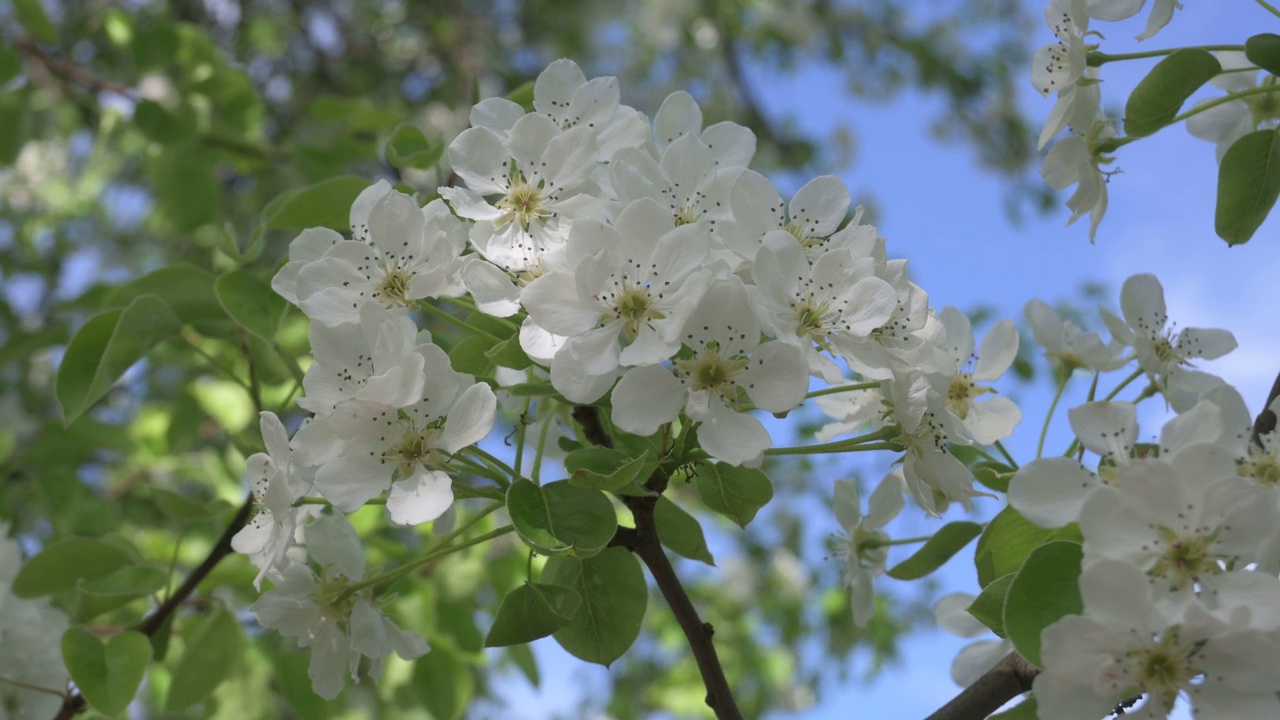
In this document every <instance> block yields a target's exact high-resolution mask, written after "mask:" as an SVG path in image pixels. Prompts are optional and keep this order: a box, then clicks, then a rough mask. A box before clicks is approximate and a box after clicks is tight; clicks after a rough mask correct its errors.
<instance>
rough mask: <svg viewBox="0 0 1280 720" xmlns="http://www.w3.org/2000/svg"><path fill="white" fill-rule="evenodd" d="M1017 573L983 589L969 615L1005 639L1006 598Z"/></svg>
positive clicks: (973, 603) (993, 582)
mask: <svg viewBox="0 0 1280 720" xmlns="http://www.w3.org/2000/svg"><path fill="white" fill-rule="evenodd" d="M1015 574H1016V573H1009V574H1008V575H1001V576H1000V577H998V578H996V579H995V580H994V581H992V583H991V584H990V585H988V586H986V587H985V588H983V589H982V592H981V593H979V594H978V597H976V598H974V599H973V602H972V603H971V604H970V605H969V614H970V615H972V616H974V617H975V618H977V619H978V622H980V623H982V624H983V625H986V626H987V627H989V628H991V631H992V632H994V633H995V634H996V635H999V636H1000V637H1005V636H1006V633H1005V631H1004V598H1005V595H1007V594H1008V592H1009V586H1010V585H1011V584H1013V577H1014V575H1015Z"/></svg>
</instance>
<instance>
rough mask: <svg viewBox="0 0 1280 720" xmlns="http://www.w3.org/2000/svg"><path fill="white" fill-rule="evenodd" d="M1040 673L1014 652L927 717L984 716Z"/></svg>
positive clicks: (963, 719) (965, 719) (968, 719)
mask: <svg viewBox="0 0 1280 720" xmlns="http://www.w3.org/2000/svg"><path fill="white" fill-rule="evenodd" d="M1039 674H1040V670H1039V669H1038V668H1037V667H1036V666H1034V665H1032V664H1031V663H1029V662H1027V661H1026V659H1025V658H1023V657H1022V656H1021V655H1019V654H1018V653H1016V652H1011V653H1009V654H1008V655H1005V656H1004V658H1003V659H1002V660H1001V661H1000V662H998V663H996V666H995V667H993V668H991V669H990V670H988V671H987V673H986V674H985V675H983V676H982V677H980V678H978V679H977V680H976V681H975V682H974V683H973V684H972V685H970V686H969V687H967V688H965V689H964V690H963V691H962V692H961V693H960V694H959V695H957V696H955V697H954V698H953V699H952V700H951V702H949V703H947V704H946V705H943V706H942V707H941V708H940V709H939V710H938V711H937V712H935V713H934V714H932V715H930V716H929V717H928V718H926V720H982V719H983V718H985V717H987V716H988V715H990V714H991V713H993V712H995V711H996V710H999V709H1000V706H1001V705H1004V704H1005V703H1007V702H1009V701H1010V700H1012V699H1014V698H1016V697H1018V696H1019V695H1021V694H1022V693H1024V692H1027V691H1028V690H1030V689H1031V681H1032V680H1034V679H1035V677H1036V675H1039Z"/></svg>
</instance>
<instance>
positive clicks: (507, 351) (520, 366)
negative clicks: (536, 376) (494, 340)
mask: <svg viewBox="0 0 1280 720" xmlns="http://www.w3.org/2000/svg"><path fill="white" fill-rule="evenodd" d="M484 356H485V357H487V358H489V361H490V362H492V363H493V364H494V365H497V366H498V367H504V368H511V369H513V370H524V369H525V368H527V367H530V366H532V365H533V361H532V360H530V359H529V356H528V355H526V354H525V352H524V348H522V347H520V336H519V335H512V336H511V337H509V338H507V339H506V340H503V341H502V342H500V343H498V344H497V345H494V346H493V347H491V348H489V349H488V350H485V351H484Z"/></svg>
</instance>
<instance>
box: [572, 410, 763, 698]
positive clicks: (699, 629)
mask: <svg viewBox="0 0 1280 720" xmlns="http://www.w3.org/2000/svg"><path fill="white" fill-rule="evenodd" d="M573 418H574V419H575V420H577V421H578V422H579V423H580V424H581V425H582V430H583V433H584V434H585V435H586V436H587V439H589V440H591V441H592V442H593V443H595V444H596V445H600V446H603V447H613V441H612V439H611V438H610V437H609V434H608V433H607V432H605V429H604V426H603V425H602V424H601V422H600V411H599V408H596V407H594V406H590V405H579V406H577V407H575V408H574V409H573ZM668 480H669V477H668V476H667V473H666V472H665V471H663V470H662V469H661V468H659V469H657V470H655V471H654V473H653V475H651V476H650V477H649V479H648V481H646V482H645V489H647V490H649V491H650V492H651V493H652V494H650V495H626V496H623V498H622V502H623V504H625V505H626V506H627V508H628V509H629V510H631V515H632V516H633V517H634V518H635V522H636V526H635V528H634V529H633V528H629V527H619V528H618V531H617V532H616V533H615V534H614V536H613V540H611V541H610V542H609V544H610V545H611V546H616V547H624V548H626V549H628V550H630V551H631V552H632V553H634V554H635V556H636V557H638V558H640V560H641V561H642V562H644V564H645V566H647V567H648V568H649V573H650V574H651V575H653V581H654V582H655V583H656V584H657V586H658V590H659V591H660V592H661V593H662V597H663V598H664V599H665V600H666V601H667V605H668V606H670V607H671V613H672V614H673V615H675V617H676V622H677V623H679V624H680V629H681V630H683V631H684V636H685V639H686V640H688V641H689V648H690V649H691V650H692V651H693V659H694V660H695V661H696V662H697V663H698V672H699V673H701V675H702V684H703V685H704V686H705V687H706V688H707V697H706V703H707V706H708V707H710V708H711V709H712V711H714V712H715V714H716V717H717V718H718V719H719V720H741V719H742V711H741V710H739V709H738V703H737V701H736V700H734V698H733V688H731V687H730V686H729V681H728V679H727V678H725V676H724V667H723V666H721V664H720V656H719V655H717V654H716V646H715V644H714V643H713V642H711V636H712V635H713V634H715V629H714V628H712V627H711V623H708V622H703V621H702V619H701V618H699V617H698V611H697V609H695V608H694V607H693V601H692V600H690V599H689V594H688V593H687V592H685V589H684V585H682V584H681V583H680V577H679V576H678V575H676V570H675V568H674V567H672V566H671V561H670V560H669V559H667V553H666V552H665V551H664V550H663V549H662V543H661V542H660V541H659V540H658V525H657V521H656V520H655V519H654V508H656V507H657V505H658V498H659V497H661V496H662V493H663V491H665V490H666V489H667V482H668Z"/></svg>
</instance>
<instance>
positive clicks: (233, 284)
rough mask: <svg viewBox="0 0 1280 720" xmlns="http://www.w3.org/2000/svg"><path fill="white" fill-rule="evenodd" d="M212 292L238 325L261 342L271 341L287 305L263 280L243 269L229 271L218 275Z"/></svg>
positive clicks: (278, 327)
mask: <svg viewBox="0 0 1280 720" xmlns="http://www.w3.org/2000/svg"><path fill="white" fill-rule="evenodd" d="M214 292H215V293H217V296H218V302H219V303H221V304H222V309H223V310H226V312H227V314H228V315H230V316H231V318H232V319H233V320H235V321H236V323H237V324H238V325H240V327H242V328H244V329H245V330H246V331H247V332H248V333H249V334H250V335H253V336H255V337H257V338H259V339H261V340H262V341H263V342H266V343H272V342H275V339H276V332H278V331H279V329H280V322H281V320H283V319H284V313H285V310H287V309H288V307H289V305H288V302H287V301H286V300H285V299H284V298H282V297H280V296H279V295H277V294H276V291H275V290H272V289H271V286H270V285H268V284H267V283H266V281H264V280H262V279H261V278H259V277H258V276H256V275H253V274H251V273H247V272H245V271H243V270H233V271H231V272H229V273H227V274H226V275H223V276H222V277H220V278H218V281H217V282H216V283H215V284H214Z"/></svg>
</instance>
